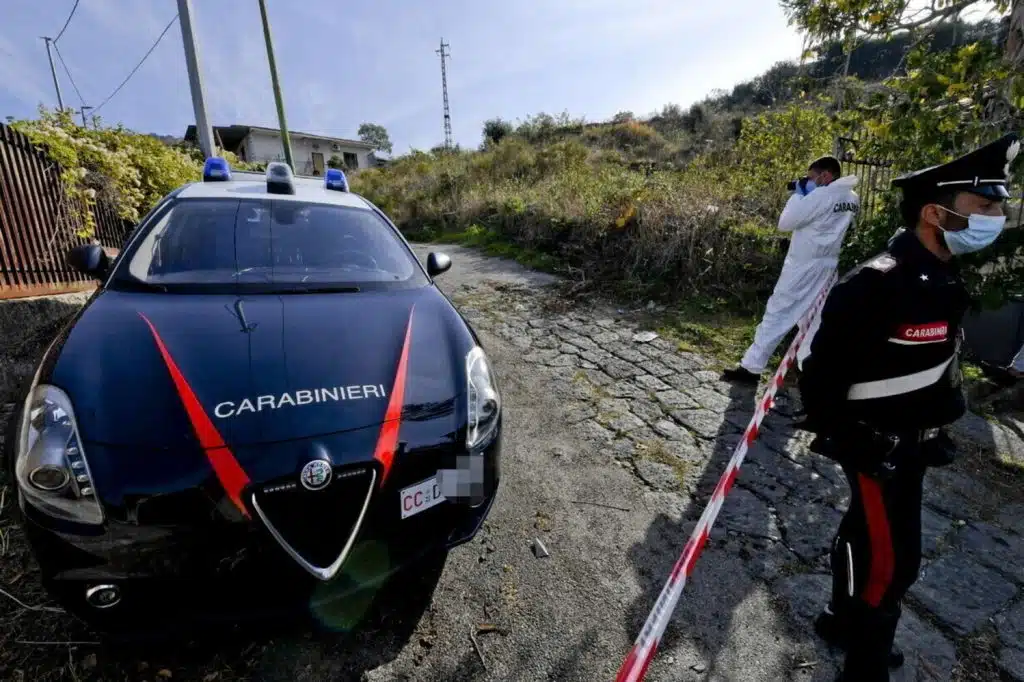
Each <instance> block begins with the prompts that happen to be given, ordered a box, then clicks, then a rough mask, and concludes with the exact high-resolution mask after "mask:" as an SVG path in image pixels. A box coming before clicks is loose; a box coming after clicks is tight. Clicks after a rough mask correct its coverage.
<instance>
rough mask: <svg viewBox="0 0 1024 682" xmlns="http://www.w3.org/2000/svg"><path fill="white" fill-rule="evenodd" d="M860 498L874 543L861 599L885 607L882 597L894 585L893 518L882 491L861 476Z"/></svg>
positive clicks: (870, 536) (858, 478) (877, 484)
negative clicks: (891, 524) (890, 517)
mask: <svg viewBox="0 0 1024 682" xmlns="http://www.w3.org/2000/svg"><path fill="white" fill-rule="evenodd" d="M857 483H858V485H859V486H860V498H861V502H862V504H863V505H864V515H865V517H866V518H867V526H868V538H869V539H870V541H871V568H870V569H869V570H868V580H867V584H865V585H864V592H863V593H862V594H861V598H862V599H863V600H864V601H865V602H867V603H868V604H869V605H871V606H878V605H879V604H880V603H882V597H884V596H885V592H886V590H888V589H889V585H890V584H891V583H892V573H893V564H894V558H893V547H892V533H891V532H890V530H889V518H888V516H887V515H886V512H885V501H884V500H883V499H882V487H881V486H880V485H879V483H878V481H875V480H873V479H871V478H869V477H868V476H865V475H864V474H857Z"/></svg>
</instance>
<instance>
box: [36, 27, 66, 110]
mask: <svg viewBox="0 0 1024 682" xmlns="http://www.w3.org/2000/svg"><path fill="white" fill-rule="evenodd" d="M39 37H40V38H42V39H43V40H45V41H46V57H47V58H48V59H49V60H50V75H52V76H53V87H54V89H55V90H57V109H58V110H59V111H63V110H64V99H63V98H62V97H61V96H60V83H59V82H57V69H55V68H53V53H52V52H50V43H52V42H53V38H49V37H47V36H39Z"/></svg>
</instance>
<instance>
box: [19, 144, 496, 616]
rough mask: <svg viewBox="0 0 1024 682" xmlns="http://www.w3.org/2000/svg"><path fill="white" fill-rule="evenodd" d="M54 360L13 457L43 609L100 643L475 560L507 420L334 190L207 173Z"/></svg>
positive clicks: (129, 248) (381, 232)
mask: <svg viewBox="0 0 1024 682" xmlns="http://www.w3.org/2000/svg"><path fill="white" fill-rule="evenodd" d="M69 261H70V262H71V263H72V265H73V266H74V267H76V268H77V269H79V270H81V271H82V272H85V273H87V274H89V275H91V276H93V277H95V278H96V279H97V280H99V281H100V285H99V286H98V289H97V291H96V293H95V294H94V295H93V296H92V297H91V298H90V300H89V301H88V303H87V304H86V305H85V306H84V308H83V309H82V310H81V311H80V312H79V314H77V315H76V317H75V318H74V319H73V320H72V321H71V323H69V324H68V326H67V327H66V328H65V329H64V330H63V331H62V332H61V333H60V334H59V335H58V337H57V338H56V339H55V340H54V341H53V344H52V345H51V346H50V348H49V350H48V351H47V352H46V353H45V356H44V357H43V359H42V361H41V363H40V365H39V367H38V370H37V372H36V373H35V376H34V378H33V380H32V382H31V386H30V387H29V388H28V391H27V394H26V396H25V400H24V406H23V407H22V409H21V411H20V412H19V413H18V414H17V415H16V418H15V419H14V420H12V421H13V424H12V426H13V429H14V431H15V433H13V434H12V437H10V438H8V439H7V441H6V442H7V443H8V446H7V452H6V455H7V457H6V461H7V464H8V466H9V468H10V473H11V475H12V479H13V480H14V481H15V482H16V485H15V487H16V490H17V497H18V501H19V506H20V509H21V512H22V513H21V516H22V517H23V522H24V525H25V528H26V532H27V535H28V537H29V540H30V542H31V545H32V547H33V549H34V551H35V554H36V556H37V558H38V560H39V565H40V567H41V570H42V579H43V581H44V584H45V585H46V586H47V588H48V589H49V590H50V591H51V592H52V593H53V594H54V595H55V596H56V597H57V598H58V599H59V600H60V602H62V603H63V604H64V605H65V606H66V607H67V608H68V609H69V610H71V611H72V612H73V613H75V614H77V615H79V616H81V617H83V618H85V619H87V620H89V621H91V622H92V623H94V624H95V625H97V626H99V627H101V628H103V629H108V630H113V631H120V630H124V629H125V628H128V629H131V628H134V627H136V624H137V623H138V622H140V621H139V619H138V618H137V617H138V616H139V615H141V614H147V613H148V614H152V613H159V614H160V615H161V619H166V618H170V617H171V616H172V615H173V614H177V615H180V616H183V617H186V618H193V617H204V616H207V615H209V616H215V615H219V614H229V615H230V616H231V617H232V618H234V617H236V616H237V614H239V613H245V612H248V611H252V612H254V613H263V612H266V611H268V610H269V611H271V612H276V611H277V610H279V609H286V610H287V609H298V610H302V609H313V610H315V609H316V608H317V607H318V606H317V605H318V604H321V603H324V602H327V601H330V600H337V599H343V598H345V596H346V595H348V594H351V593H352V592H353V591H356V590H363V589H367V588H368V587H372V586H374V585H381V584H384V583H385V582H386V579H387V578H389V577H390V576H393V575H395V574H396V573H397V572H399V570H400V569H403V568H404V569H410V570H413V571H415V570H416V569H417V566H419V565H421V564H422V565H431V562H435V561H436V559H437V558H438V557H440V558H441V563H442V565H443V557H444V556H445V554H446V551H447V549H449V548H451V547H454V546H456V545H458V544H460V543H463V542H466V541H467V540H469V539H471V538H472V537H473V536H474V534H475V533H476V531H477V529H478V528H479V527H480V525H481V523H482V522H483V520H484V518H485V516H486V515H487V513H488V511H489V509H490V506H491V504H492V502H493V500H494V496H495V493H496V491H497V486H498V480H499V455H500V447H501V421H502V413H501V399H500V396H499V392H498V387H497V383H496V379H495V377H494V374H493V371H492V368H491V366H490V364H489V363H488V359H487V356H486V355H485V353H484V351H483V349H482V348H481V346H480V342H479V340H478V338H477V336H476V335H475V333H474V331H473V330H472V329H471V327H470V326H469V325H468V324H467V323H466V322H465V321H464V320H463V318H462V317H461V316H460V315H459V313H458V312H457V311H456V310H455V308H454V307H453V306H452V304H451V303H450V302H449V300H448V299H447V298H446V297H445V296H444V295H443V294H442V293H441V292H440V291H439V290H438V289H437V287H436V286H435V285H434V283H433V278H434V277H435V276H437V275H439V274H441V273H443V272H445V271H446V270H447V269H449V268H450V267H451V261H450V260H449V259H448V258H447V257H446V256H445V255H443V254H440V253H431V254H430V256H429V257H428V259H427V263H426V267H425V268H424V267H423V266H421V264H420V263H419V261H418V260H417V258H416V257H415V255H414V254H413V252H412V250H411V249H410V247H409V245H408V243H406V241H405V240H404V239H403V237H402V236H401V234H400V233H399V231H398V230H397V228H396V227H395V226H394V225H393V224H392V223H391V221H390V220H389V219H388V218H387V217H386V216H385V215H384V214H383V213H382V212H381V211H380V210H378V209H377V208H376V207H375V206H373V205H372V204H371V203H369V202H368V201H366V200H365V199H363V198H361V197H359V196H357V195H355V194H353V193H351V192H350V191H349V190H348V183H347V180H346V178H345V177H344V175H343V174H342V173H341V171H337V170H331V171H329V172H328V174H327V176H326V177H325V178H322V179H320V178H305V177H296V176H294V175H293V174H292V172H291V170H290V168H289V167H288V166H287V165H285V164H281V163H274V164H270V166H269V167H268V169H267V173H266V175H263V174H253V173H242V172H237V171H235V172H232V170H231V169H230V168H229V167H228V166H227V164H226V163H224V161H223V160H222V159H210V160H209V161H208V162H207V164H206V167H205V169H204V176H203V182H197V183H192V184H188V185H186V186H184V187H181V188H179V189H178V190H176V191H174V192H172V193H171V194H169V195H168V196H167V197H165V198H164V199H163V200H161V201H160V203H159V204H158V205H157V206H156V207H154V208H153V209H152V211H150V213H149V214H148V215H147V216H146V217H145V218H144V219H143V220H142V221H141V223H140V224H139V225H138V227H137V228H136V229H135V231H134V233H133V234H132V236H131V237H130V238H129V239H128V241H127V242H126V244H125V246H124V248H123V250H122V251H121V252H120V254H119V255H118V257H117V258H116V260H114V261H113V262H110V261H108V259H107V257H106V255H105V254H104V252H103V251H102V249H100V248H99V247H96V246H82V247H77V248H76V249H74V250H73V251H72V252H71V253H70V255H69Z"/></svg>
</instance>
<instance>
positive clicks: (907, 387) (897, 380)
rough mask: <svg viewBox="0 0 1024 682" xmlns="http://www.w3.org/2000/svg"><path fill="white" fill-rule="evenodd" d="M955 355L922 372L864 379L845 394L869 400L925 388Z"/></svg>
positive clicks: (940, 376)
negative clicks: (873, 379)
mask: <svg viewBox="0 0 1024 682" xmlns="http://www.w3.org/2000/svg"><path fill="white" fill-rule="evenodd" d="M955 357H956V353H954V354H953V355H951V356H949V358H948V359H947V360H945V361H943V362H942V363H941V364H939V365H936V366H935V367H932V368H931V369H926V370H924V371H923V372H915V373H914V374H907V375H905V376H901V377H892V378H890V379H879V380H877V381H865V382H862V383H859V384H854V385H853V386H851V387H850V390H849V391H848V392H847V394H846V399H847V400H871V399H873V398H889V397H892V396H896V395H902V394H904V393H911V392H913V391H917V390H920V389H922V388H927V387H928V386H931V385H932V384H934V383H936V382H937V381H938V380H939V379H940V378H942V375H943V373H944V372H945V371H946V368H947V367H949V365H950V363H952V362H953V359H954V358H955Z"/></svg>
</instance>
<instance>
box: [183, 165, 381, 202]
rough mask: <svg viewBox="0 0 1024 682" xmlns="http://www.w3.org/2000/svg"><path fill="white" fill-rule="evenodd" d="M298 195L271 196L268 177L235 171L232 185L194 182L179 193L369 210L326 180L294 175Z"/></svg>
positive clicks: (189, 196) (355, 197)
mask: <svg viewBox="0 0 1024 682" xmlns="http://www.w3.org/2000/svg"><path fill="white" fill-rule="evenodd" d="M293 182H294V183H295V194H270V193H268V192H267V180H266V175H264V174H262V173H250V172H244V171H236V170H234V169H232V171H231V180H230V181H229V182H193V183H190V184H188V185H186V186H185V187H184V188H183V189H182V190H181V193H180V194H178V197H179V198H182V199H226V198H232V199H257V198H258V199H273V200H275V201H306V202H310V203H315V204H331V205H334V206H349V207H351V208H365V209H369V208H370V205H369V204H368V203H366V200H365V199H363V198H362V197H361V196H359V195H358V194H352V193H351V192H338V191H336V190H329V189H327V188H326V187H324V180H323V178H313V177H307V176H302V175H296V176H294V180H293Z"/></svg>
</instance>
